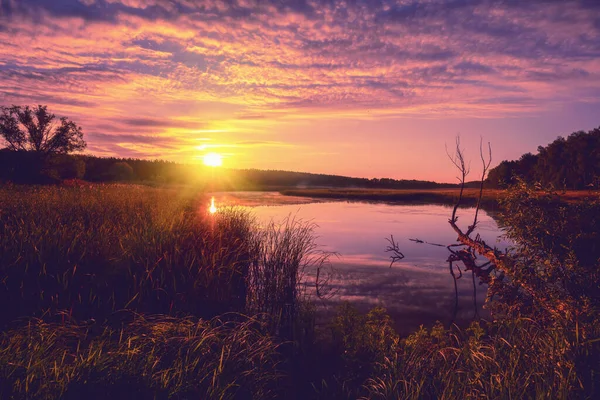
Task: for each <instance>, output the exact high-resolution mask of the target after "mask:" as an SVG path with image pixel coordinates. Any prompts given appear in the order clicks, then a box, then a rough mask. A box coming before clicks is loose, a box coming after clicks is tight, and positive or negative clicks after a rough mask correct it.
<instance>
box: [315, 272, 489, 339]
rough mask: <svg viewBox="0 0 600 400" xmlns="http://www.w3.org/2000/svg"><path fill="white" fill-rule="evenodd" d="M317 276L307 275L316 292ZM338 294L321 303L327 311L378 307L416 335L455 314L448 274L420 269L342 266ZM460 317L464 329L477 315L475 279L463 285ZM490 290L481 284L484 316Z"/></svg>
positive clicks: (333, 283)
mask: <svg viewBox="0 0 600 400" xmlns="http://www.w3.org/2000/svg"><path fill="white" fill-rule="evenodd" d="M314 279H315V275H314V273H311V272H309V273H307V275H306V276H305V282H306V285H307V286H308V289H309V292H313V293H314V290H313V289H314V282H315V281H314ZM328 285H329V287H330V289H331V290H332V291H333V293H335V295H334V296H333V297H332V298H330V299H328V300H327V301H326V302H324V303H321V307H322V308H321V311H323V312H324V313H325V314H330V313H332V312H333V311H334V310H335V307H337V306H338V305H339V304H341V303H342V302H344V301H349V302H351V303H353V304H354V305H355V306H356V307H357V308H358V309H359V310H361V311H363V312H366V311H368V310H370V309H372V308H373V307H376V306H381V307H384V308H386V309H387V311H388V312H389V313H390V315H391V316H392V318H393V319H394V321H395V323H396V327H397V328H398V329H399V330H401V331H402V332H404V333H406V332H410V331H413V330H414V329H416V328H418V326H419V325H421V324H425V325H431V324H433V323H434V322H435V321H438V320H439V321H442V322H444V323H448V322H449V321H450V319H451V317H452V314H453V309H454V301H455V297H454V284H453V281H452V277H451V276H450V273H449V272H448V270H447V269H445V270H440V269H433V270H431V269H430V270H422V269H419V268H418V267H410V268H397V267H395V266H394V267H392V268H388V267H374V266H373V267H367V268H365V267H363V266H348V265H346V266H344V267H343V268H340V266H338V267H337V268H336V269H335V272H334V273H333V275H332V276H331V279H330V280H329V282H328ZM458 291H459V312H458V314H457V321H456V322H457V323H459V324H463V323H467V322H468V321H470V320H471V318H472V317H473V315H474V312H475V311H474V308H473V297H472V293H473V286H472V282H471V276H470V274H464V275H463V278H462V279H460V280H458ZM485 295H486V293H485V286H480V285H477V304H478V313H479V315H481V316H486V315H487V314H486V312H485V310H483V309H482V305H483V302H484V300H485Z"/></svg>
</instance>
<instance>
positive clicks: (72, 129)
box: [0, 105, 86, 154]
mask: <svg viewBox="0 0 600 400" xmlns="http://www.w3.org/2000/svg"><path fill="white" fill-rule="evenodd" d="M1 111H2V113H1V114H0V136H2V139H4V141H5V142H6V144H7V148H8V149H10V150H16V151H19V150H20V151H33V152H36V153H41V154H68V153H71V152H73V151H79V150H83V149H84V148H85V146H86V143H85V141H84V140H83V132H82V130H81V127H79V126H77V125H76V124H75V123H74V122H73V121H70V120H69V119H68V118H66V117H62V118H60V119H59V121H57V120H56V116H55V115H54V114H51V113H49V112H48V107H47V106H42V105H38V106H36V107H33V108H30V107H29V106H25V107H21V106H14V105H13V106H12V107H2V108H1Z"/></svg>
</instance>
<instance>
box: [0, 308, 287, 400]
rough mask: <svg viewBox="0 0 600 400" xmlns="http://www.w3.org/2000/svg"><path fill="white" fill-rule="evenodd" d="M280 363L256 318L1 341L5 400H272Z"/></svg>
mask: <svg viewBox="0 0 600 400" xmlns="http://www.w3.org/2000/svg"><path fill="white" fill-rule="evenodd" d="M94 331H98V332H94ZM278 363H279V356H278V354H277V345H276V344H275V343H274V342H273V341H272V340H271V339H270V338H269V337H268V336H265V335H264V334H263V333H262V329H261V326H260V323H259V322H257V321H256V320H253V319H251V318H243V319H242V320H241V321H240V322H235V323H233V322H224V321H222V320H220V319H213V320H209V321H207V320H196V319H192V318H171V317H164V316H152V317H141V316H137V317H135V318H134V319H133V321H132V322H131V323H129V324H127V325H125V326H124V327H123V328H120V329H112V328H109V327H106V326H99V325H98V324H94V323H88V324H83V325H81V324H75V323H71V322H65V323H61V324H49V323H46V322H43V321H41V320H31V321H30V322H29V323H28V324H27V325H26V326H24V327H22V328H19V329H16V330H12V331H9V332H6V333H4V334H3V335H2V336H1V337H0V377H1V379H0V382H2V383H0V397H1V398H40V399H53V398H66V399H81V398H110V397H114V398H131V397H133V398H181V399H183V398H207V399H208V398H219V399H234V398H261V399H263V398H264V399H269V398H274V397H275V396H276V395H277V394H278V393H279V391H278V384H279V382H280V380H281V374H280V373H279V372H278Z"/></svg>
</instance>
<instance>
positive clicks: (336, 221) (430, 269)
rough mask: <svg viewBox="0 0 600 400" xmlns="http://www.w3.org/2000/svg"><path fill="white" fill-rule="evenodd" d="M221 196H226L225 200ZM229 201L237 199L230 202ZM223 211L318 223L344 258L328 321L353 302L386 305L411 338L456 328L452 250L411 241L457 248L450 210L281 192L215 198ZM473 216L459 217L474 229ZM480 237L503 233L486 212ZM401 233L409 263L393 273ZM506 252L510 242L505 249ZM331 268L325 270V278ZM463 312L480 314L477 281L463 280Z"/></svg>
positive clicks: (481, 294) (467, 212)
mask: <svg viewBox="0 0 600 400" xmlns="http://www.w3.org/2000/svg"><path fill="white" fill-rule="evenodd" d="M219 196H221V197H219ZM227 196H229V197H227ZM215 197H216V198H217V199H220V200H219V204H227V202H228V201H229V202H230V203H231V202H234V203H233V204H236V205H242V206H249V207H253V208H252V211H253V213H254V214H255V215H256V216H257V218H258V220H259V221H261V222H268V221H270V220H271V219H274V220H275V221H282V220H283V219H284V218H286V217H288V216H289V215H292V216H294V217H296V218H299V219H303V220H305V221H312V222H314V223H315V224H317V226H318V227H317V229H316V231H315V234H316V235H317V236H318V240H317V243H318V244H320V245H322V249H323V250H328V251H334V252H337V253H339V257H332V258H331V260H330V262H331V267H332V268H333V269H334V271H335V273H334V274H332V275H331V276H330V279H329V282H328V285H329V288H330V289H331V290H333V292H332V293H335V296H333V297H332V298H330V299H329V300H327V301H326V302H324V303H323V302H319V304H322V306H321V307H320V310H321V314H322V315H324V316H326V315H328V314H329V313H331V312H333V310H334V309H335V307H336V306H337V305H338V304H339V303H341V302H343V301H351V302H352V303H353V304H355V305H356V306H357V307H358V308H359V309H361V310H362V311H368V310H369V309H371V308H373V307H374V306H378V305H379V306H383V307H385V308H386V309H387V310H388V312H389V313H390V314H391V315H392V317H393V318H394V321H395V322H396V325H397V328H398V329H399V330H400V331H402V332H404V333H406V332H410V331H413V330H414V329H415V328H417V327H418V326H419V325H421V324H425V325H431V324H433V323H434V322H435V321H436V320H440V321H442V322H444V323H448V322H449V321H450V319H451V317H452V314H453V308H454V283H453V280H452V277H451V275H450V273H449V271H448V264H447V262H446V259H447V258H448V250H447V249H446V248H445V247H435V246H430V245H427V244H419V243H415V242H411V241H410V240H409V239H411V238H418V239H422V240H426V241H429V242H435V243H441V244H444V245H446V244H451V243H455V241H456V234H455V233H454V231H453V230H452V229H451V228H450V226H449V225H448V218H449V216H450V213H451V211H452V208H451V207H448V206H442V205H390V204H381V203H362V202H345V201H337V202H336V201H334V202H332V201H322V202H318V203H316V202H313V200H312V199H309V198H294V197H287V196H282V195H280V194H279V193H264V192H262V193H261V192H254V193H246V192H244V193H226V194H218V193H217V194H215ZM473 212H474V211H473V209H461V210H459V216H460V220H459V223H460V224H463V225H464V224H469V223H470V222H471V221H472V218H473ZM479 221H480V223H479V225H478V232H479V233H481V235H482V237H483V239H484V240H486V241H487V242H488V243H490V244H497V242H496V240H495V238H496V237H497V236H498V235H500V234H501V231H500V230H499V229H498V227H497V225H496V222H495V221H494V220H493V219H492V218H491V217H490V215H488V214H487V213H486V212H485V211H483V210H482V211H481V213H480V219H479ZM391 234H393V235H394V238H395V239H396V241H397V242H398V243H399V244H400V250H401V251H402V252H403V253H404V255H405V256H406V257H405V258H404V259H403V260H402V261H401V262H399V263H397V264H394V266H393V267H392V268H389V265H390V260H389V254H388V253H386V252H385V248H386V245H387V244H388V243H387V242H386V240H385V239H386V237H389V235H391ZM499 244H500V245H499V247H500V248H503V247H504V246H505V244H506V242H500V243H499ZM305 273H306V275H305V277H304V281H305V283H306V285H307V289H308V292H309V293H313V294H314V291H315V278H316V271H305ZM325 275H327V271H326V269H324V270H322V271H321V279H325V278H326V276H325ZM458 289H459V312H458V314H457V322H458V323H461V321H462V322H465V321H468V320H470V319H471V318H472V316H473V314H474V309H473V303H472V302H473V299H472V293H473V286H472V282H471V275H470V274H465V275H464V276H463V277H462V279H460V280H459V281H458ZM484 299H485V287H484V286H479V285H478V286H477V303H478V305H479V314H480V315H482V316H484V315H487V314H486V313H485V312H484V311H483V310H481V305H482V304H483V301H484Z"/></svg>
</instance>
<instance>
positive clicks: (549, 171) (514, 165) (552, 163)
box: [488, 127, 600, 190]
mask: <svg viewBox="0 0 600 400" xmlns="http://www.w3.org/2000/svg"><path fill="white" fill-rule="evenodd" d="M516 179H522V180H524V181H525V182H527V183H530V184H533V185H537V186H538V187H542V186H544V187H546V186H552V187H554V188H556V189H573V190H581V189H598V187H599V185H600V127H598V128H595V129H592V130H591V131H588V132H584V131H578V132H574V133H572V134H570V135H569V136H568V137H567V138H564V137H561V136H559V137H558V138H557V139H556V140H555V141H553V142H552V143H549V144H548V145H546V146H539V147H538V149H537V154H532V153H526V154H523V155H522V156H521V158H519V159H518V160H514V161H502V162H501V163H500V164H499V165H498V166H497V167H495V168H492V169H491V170H490V172H489V176H488V184H489V185H490V186H491V187H506V186H508V185H510V184H514V183H516Z"/></svg>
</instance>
